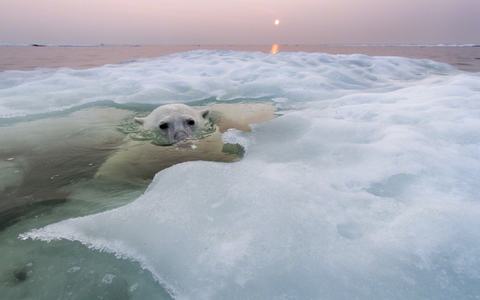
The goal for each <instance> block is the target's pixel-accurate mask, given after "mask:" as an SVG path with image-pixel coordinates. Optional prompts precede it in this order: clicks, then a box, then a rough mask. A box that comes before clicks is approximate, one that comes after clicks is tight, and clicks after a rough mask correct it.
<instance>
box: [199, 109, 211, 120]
mask: <svg viewBox="0 0 480 300" xmlns="http://www.w3.org/2000/svg"><path fill="white" fill-rule="evenodd" d="M200 114H201V115H202V118H204V119H206V118H207V117H208V115H209V114H210V111H209V110H208V109H205V110H202V111H201V112H200Z"/></svg>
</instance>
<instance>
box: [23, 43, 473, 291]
mask: <svg viewBox="0 0 480 300" xmlns="http://www.w3.org/2000/svg"><path fill="white" fill-rule="evenodd" d="M211 57H212V59H210V58H211ZM187 62H189V63H187ZM320 62H321V63H320ZM152 64H153V65H155V64H156V65H157V68H153V67H152V68H150V69H146V70H144V71H143V72H140V71H139V73H138V74H139V76H140V77H141V78H142V80H145V81H146V82H144V83H143V82H142V81H141V80H140V79H135V80H138V82H139V84H140V83H142V85H143V86H146V85H148V84H147V82H148V78H149V76H148V75H147V74H150V76H152V77H155V74H156V71H155V70H158V69H160V70H163V69H166V68H167V67H166V66H170V67H171V72H172V75H171V78H172V79H171V80H173V81H175V82H178V81H182V82H185V83H189V82H191V85H192V86H194V90H195V91H196V92H192V91H191V90H182V89H179V88H178V86H175V88H174V89H172V91H171V92H172V95H173V96H178V97H177V98H180V99H184V100H188V99H190V98H189V96H187V95H192V94H190V93H193V94H195V93H199V95H200V94H201V95H202V97H204V96H205V95H210V96H217V97H224V98H230V97H232V98H233V97H253V96H260V95H263V96H273V95H274V96H276V97H279V98H285V99H284V101H282V102H281V103H282V105H283V104H285V103H286V104H295V103H297V102H296V101H298V100H303V101H304V102H303V104H302V105H301V106H299V107H297V109H291V110H289V111H288V112H286V113H285V114H284V115H282V116H280V117H278V118H276V119H275V120H273V121H271V122H268V123H265V124H262V125H258V126H256V127H255V130H254V131H253V132H252V133H249V134H242V135H241V138H243V139H248V141H247V144H248V151H247V153H246V156H245V157H244V159H243V160H241V161H240V162H238V163H231V164H224V163H213V162H189V163H184V164H180V165H176V166H174V167H172V168H169V169H166V170H164V171H162V172H160V173H158V174H157V175H156V177H155V179H154V182H153V183H152V184H151V185H150V186H149V188H148V189H147V191H146V192H145V194H144V195H143V196H141V197H140V198H139V199H137V200H136V201H135V202H133V203H131V204H129V205H126V206H124V207H121V208H118V209H115V210H111V211H108V212H104V213H101V214H98V215H92V216H86V217H81V218H76V219H70V220H66V221H62V222H59V223H56V224H53V225H49V226H46V227H44V228H40V229H37V230H34V231H31V232H28V233H26V234H24V235H23V236H22V237H23V238H35V239H41V240H46V241H48V240H55V239H69V240H75V241H80V242H82V243H84V244H85V245H88V246H90V247H92V248H95V249H98V250H102V251H109V252H112V253H114V254H116V255H118V256H121V257H127V258H130V259H133V260H135V261H138V262H139V263H141V264H142V265H143V267H145V268H146V269H148V270H149V271H151V272H152V274H154V276H155V277H156V278H157V279H158V280H159V281H160V282H161V283H162V284H163V285H164V286H165V287H167V288H168V289H169V290H170V291H171V293H172V294H173V295H174V296H175V297H176V298H177V299H475V298H476V297H478V295H480V230H479V228H480V199H479V195H480V184H479V180H480V134H479V132H480V76H479V75H478V74H468V73H459V72H456V71H454V70H451V69H450V68H449V67H447V66H445V65H439V64H435V63H432V62H429V61H414V60H407V59H401V58H370V57H366V56H329V55H320V54H316V55H312V54H303V53H299V54H286V55H283V56H282V55H280V56H268V55H262V54H256V53H254V54H245V53H232V52H193V53H187V54H179V55H175V56H172V57H170V58H169V59H166V60H155V61H150V62H139V63H135V64H132V65H127V66H111V67H105V68H100V69H96V70H90V72H93V73H96V72H98V71H99V70H100V71H102V72H104V71H105V72H106V70H109V69H112V70H115V69H117V68H118V69H128V68H132V69H136V68H140V67H141V66H144V67H145V66H151V65H152ZM206 66H208V67H206ZM234 66H235V68H234ZM226 69H228V70H229V71H228V72H227V71H226ZM187 70H188V71H187ZM192 70H196V71H195V72H196V74H202V72H206V74H209V75H208V76H207V77H206V78H209V80H210V81H211V82H209V80H206V79H204V78H203V77H202V76H201V75H197V76H193V75H191V74H192V72H193V71H192ZM62 72H77V71H66V70H64V71H62ZM85 72H87V71H85ZM109 72H110V71H109ZM112 72H113V71H112ZM441 73H448V74H446V75H439V74H441ZM180 74H183V75H180ZM185 74H189V75H185ZM215 74H216V75H215ZM181 76H185V78H183V79H182V77H181ZM215 76H218V80H213V78H217V77H215ZM129 78H130V79H131V80H134V78H135V77H134V76H129ZM120 80H122V79H120ZM200 82H201V83H200ZM207 90H209V91H210V94H208V93H207V92H206V91H207ZM199 91H201V92H199ZM202 93H206V94H202ZM192 98H194V97H192ZM138 99H142V98H138ZM117 100H118V99H117ZM123 100H125V99H123ZM123 100H122V101H123ZM317 100H321V101H317ZM231 134H233V136H230V137H228V136H227V137H226V138H227V140H230V139H232V138H235V133H231Z"/></svg>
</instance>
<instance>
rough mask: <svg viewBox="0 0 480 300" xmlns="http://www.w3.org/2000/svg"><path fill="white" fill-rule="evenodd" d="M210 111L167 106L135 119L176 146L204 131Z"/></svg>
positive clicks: (181, 105) (182, 106) (183, 105)
mask: <svg viewBox="0 0 480 300" xmlns="http://www.w3.org/2000/svg"><path fill="white" fill-rule="evenodd" d="M208 114H209V111H208V110H206V109H205V110H198V109H195V108H193V107H190V106H188V105H185V104H166V105H162V106H159V107H157V108H156V109H154V110H153V111H152V112H151V113H150V114H149V115H148V116H146V117H144V118H135V121H136V122H138V123H140V124H142V125H143V128H144V129H146V130H152V131H157V132H159V133H160V134H161V135H163V136H164V137H165V138H166V139H167V140H168V142H169V143H171V144H174V143H178V142H180V141H183V140H186V139H189V138H192V137H194V136H195V134H196V133H198V132H200V131H201V130H202V129H204V127H205V125H206V124H207V121H208Z"/></svg>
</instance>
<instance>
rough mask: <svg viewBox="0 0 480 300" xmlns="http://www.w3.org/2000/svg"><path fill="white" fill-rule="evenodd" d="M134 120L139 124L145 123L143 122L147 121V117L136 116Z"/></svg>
mask: <svg viewBox="0 0 480 300" xmlns="http://www.w3.org/2000/svg"><path fill="white" fill-rule="evenodd" d="M134 120H135V122H137V123H138V124H143V123H145V118H139V117H135V118H134Z"/></svg>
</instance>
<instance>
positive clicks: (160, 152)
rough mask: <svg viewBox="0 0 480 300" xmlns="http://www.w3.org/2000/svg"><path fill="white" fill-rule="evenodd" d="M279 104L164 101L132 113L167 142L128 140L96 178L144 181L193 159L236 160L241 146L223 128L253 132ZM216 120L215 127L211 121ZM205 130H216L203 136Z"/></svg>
mask: <svg viewBox="0 0 480 300" xmlns="http://www.w3.org/2000/svg"><path fill="white" fill-rule="evenodd" d="M274 112H275V109H274V107H273V106H272V105H271V104H266V103H236V104H214V105H210V106H208V107H195V108H194V107H191V106H188V105H185V104H166V105H163V106H159V107H157V108H156V109H154V110H153V111H152V112H151V113H150V114H149V115H148V116H146V117H143V118H138V117H136V118H134V120H135V121H136V122H138V123H140V124H141V125H142V128H143V129H144V130H148V131H155V132H157V133H158V134H160V135H162V136H164V137H165V138H166V139H167V140H168V142H167V143H165V144H163V143H162V144H161V145H162V146H158V143H154V142H146V141H145V140H136V139H132V138H130V139H128V138H127V140H126V141H125V143H124V144H123V145H122V146H121V147H119V149H118V150H117V151H116V152H115V153H114V154H113V155H111V156H110V157H108V159H107V160H106V161H105V162H104V163H103V164H102V165H101V166H100V168H99V169H98V172H97V174H96V175H95V178H98V179H107V180H110V181H117V182H128V183H131V184H132V183H133V184H144V183H145V182H149V181H150V180H151V179H152V178H153V176H154V175H155V174H156V173H157V172H159V171H160V170H162V169H165V168H168V167H170V166H172V165H175V164H178V163H181V162H187V161H195V160H207V161H218V162H233V161H236V160H238V159H240V158H241V153H242V152H243V148H241V146H240V145H228V147H226V145H225V144H224V142H223V139H222V133H223V132H225V131H227V130H228V129H237V130H240V131H250V129H251V128H250V124H254V123H261V122H265V121H268V120H270V119H272V118H273V116H274ZM212 122H213V123H214V127H213V128H209V126H208V125H211V124H212ZM206 129H209V130H212V131H209V132H208V134H206V135H202V132H205V130H206Z"/></svg>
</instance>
